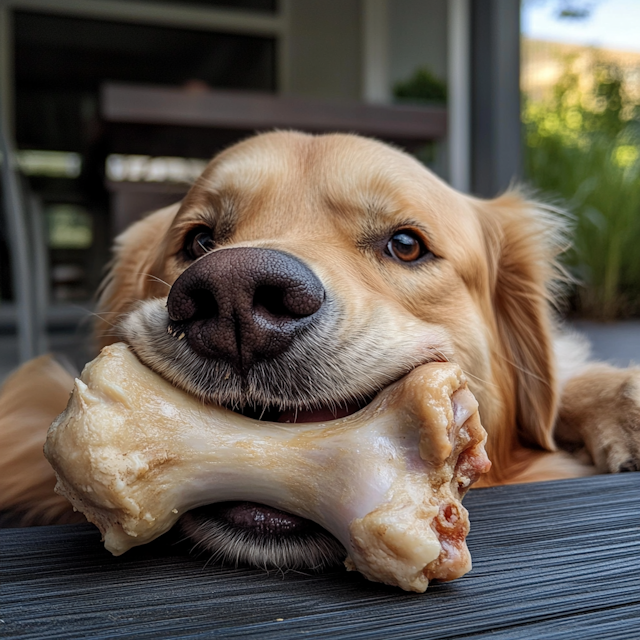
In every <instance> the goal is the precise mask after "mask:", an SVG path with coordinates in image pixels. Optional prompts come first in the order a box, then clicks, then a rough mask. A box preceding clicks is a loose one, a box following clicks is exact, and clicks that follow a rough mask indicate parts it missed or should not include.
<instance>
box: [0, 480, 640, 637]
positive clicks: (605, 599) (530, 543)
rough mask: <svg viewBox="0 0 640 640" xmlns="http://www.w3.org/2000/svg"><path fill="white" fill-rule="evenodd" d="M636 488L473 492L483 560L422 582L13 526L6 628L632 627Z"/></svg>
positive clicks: (626, 633) (506, 633)
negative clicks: (119, 544)
mask: <svg viewBox="0 0 640 640" xmlns="http://www.w3.org/2000/svg"><path fill="white" fill-rule="evenodd" d="M639 490H640V474H624V475H618V476H600V477H595V478H589V479H583V480H570V481H561V482H550V483H541V484H534V485H521V486H511V487H497V488H492V489H481V490H475V491H472V492H471V493H470V494H469V495H468V496H467V498H466V499H465V504H466V506H467V507H468V508H469V511H470V513H471V523H472V531H471V534H470V536H469V546H470V548H471V551H472V554H473V558H474V569H473V571H472V572H471V573H470V574H469V575H467V576H465V577H464V578H462V579H460V580H457V581H455V582H452V583H447V584H433V585H432V586H430V587H429V590H428V591H427V593H426V594H422V595H420V594H409V593H404V592H402V591H399V590H398V589H393V588H390V587H386V586H384V585H378V584H374V583H370V582H367V581H366V580H364V579H363V578H361V577H360V576H359V575H357V574H353V573H347V572H344V571H342V570H339V569H338V570H332V571H329V572H327V573H324V574H319V575H302V574H296V573H287V574H285V575H277V574H275V573H271V574H265V573H264V572H260V571H255V570H251V569H246V568H238V569H235V568H220V567H212V566H207V567H205V566H204V565H205V559H202V558H200V559H197V558H193V557H190V556H189V555H188V554H187V553H186V552H185V549H184V547H183V546H181V545H180V544H176V538H175V537H172V536H171V535H169V536H168V537H166V538H165V539H163V540H159V541H156V542H155V543H152V544H151V545H147V546H146V547H143V548H139V549H135V550H133V551H131V552H128V553H127V554H125V555H124V556H121V557H119V558H113V557H112V556H111V555H110V554H109V553H107V552H106V551H105V550H104V549H103V548H102V545H101V544H100V542H99V535H98V533H97V532H96V531H95V529H93V527H91V526H90V525H70V526H62V527H40V528H33V529H8V530H4V531H0V611H1V614H0V618H2V619H3V620H4V623H3V624H2V623H0V636H2V637H7V638H38V639H40V638H84V637H92V638H163V637H176V638H177V637H185V638H201V637H210V638H241V637H242V638H250V637H256V636H258V635H259V636H260V638H264V639H269V638H290V637H301V636H306V637H314V638H356V639H357V638H406V639H409V640H410V639H412V638H416V639H417V638H421V639H422V638H424V639H427V638H470V637H473V638H489V637H491V638H498V639H501V640H502V639H505V638H515V639H517V638H538V637H539V638H553V639H554V640H561V639H569V638H576V637H580V638H581V639H582V638H603V637H606V638H636V637H638V636H639V635H640V633H639V632H638V620H639V618H640V589H639V588H638V586H639V576H640V571H639V570H640V502H639V501H638V497H639ZM279 618H282V621H280V620H278V619H279Z"/></svg>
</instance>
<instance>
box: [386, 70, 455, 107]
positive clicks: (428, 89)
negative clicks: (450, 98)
mask: <svg viewBox="0 0 640 640" xmlns="http://www.w3.org/2000/svg"><path fill="white" fill-rule="evenodd" d="M393 95H394V96H395V97H396V98H399V99H401V100H403V101H405V100H406V101H411V102H438V103H445V102H446V101H447V85H446V83H445V82H444V81H443V80H440V78H437V77H436V76H434V75H433V73H431V71H430V70H429V69H427V68H426V67H421V68H419V69H416V71H415V72H414V74H413V75H412V76H411V77H410V78H409V79H408V80H405V81H404V82H398V83H397V84H396V85H395V87H394V88H393Z"/></svg>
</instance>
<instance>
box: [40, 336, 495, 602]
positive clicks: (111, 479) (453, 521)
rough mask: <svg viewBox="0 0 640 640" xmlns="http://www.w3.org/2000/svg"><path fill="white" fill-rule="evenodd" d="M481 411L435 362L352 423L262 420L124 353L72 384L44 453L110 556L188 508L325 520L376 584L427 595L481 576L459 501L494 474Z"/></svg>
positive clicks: (352, 562) (455, 376)
mask: <svg viewBox="0 0 640 640" xmlns="http://www.w3.org/2000/svg"><path fill="white" fill-rule="evenodd" d="M477 408H478V405H477V403H476V401H475V398H474V397H473V395H472V394H471V392H470V391H468V390H467V387H466V382H465V379H464V376H463V374H462V372H461V371H460V369H459V368H458V367H457V366H456V365H453V364H441V363H438V364H427V365H423V366H421V367H418V368H417V369H415V370H414V371H412V372H411V373H410V374H408V375H407V376H405V378H403V379H402V380H400V381H399V382H397V383H395V384H393V385H391V386H390V387H388V388H387V389H385V390H384V391H382V392H381V393H380V394H379V395H378V397H376V399H375V400H374V401H373V402H372V403H371V404H369V405H368V406H367V407H366V408H364V409H362V410H361V411H359V412H358V413H355V414H353V415H351V416H348V417H346V418H341V419H338V420H334V421H330V422H325V423H316V424H291V425H288V424H278V423H271V422H261V421H257V420H252V419H250V418H246V417H244V416H242V415H240V414H237V413H234V412H232V411H228V410H226V409H223V408H221V407H217V406H206V405H203V404H202V403H200V402H198V401H197V400H195V399H194V398H193V397H191V396H189V395H188V394H186V393H184V392H182V391H180V390H178V389H176V388H175V387H173V386H171V385H170V384H169V383H168V382H166V381H165V380H163V379H162V378H160V377H159V376H158V375H156V374H155V373H153V372H152V371H151V370H149V369H148V368H146V367H145V366H144V365H142V364H141V363H140V362H139V361H138V360H137V359H136V357H135V356H134V355H133V354H132V352H131V351H130V350H129V349H128V348H127V347H126V346H125V345H124V344H115V345H112V346H110V347H107V348H106V349H104V350H103V351H102V354H101V355H100V356H99V357H98V358H96V359H95V360H94V361H93V362H91V363H89V364H88V365H87V366H86V368H85V370H84V371H83V373H82V377H81V379H80V380H76V383H75V388H74V391H73V394H72V396H71V399H70V401H69V405H68V407H67V409H66V411H65V412H64V413H62V414H61V415H60V416H59V417H58V418H57V420H56V421H55V422H54V423H53V424H52V425H51V427H50V429H49V433H48V437H47V442H46V445H45V455H46V456H47V459H48V460H49V462H50V463H51V464H52V466H53V468H54V469H55V471H56V474H57V477H58V484H57V487H56V490H57V491H58V493H60V494H62V495H64V496H66V497H67V498H68V499H69V500H70V501H71V503H72V504H73V506H74V507H75V508H76V509H78V510H79V511H81V512H83V513H84V514H85V516H86V517H87V519H88V520H90V521H91V522H93V523H95V524H96V525H97V526H98V527H99V529H100V531H101V532H102V534H103V537H104V543H105V547H106V548H107V549H108V550H109V551H111V552H112V553H113V554H114V555H119V554H121V553H124V552H125V551H127V550H128V549H130V548H131V547H134V546H136V545H141V544H144V543H146V542H149V541H151V540H153V539H154V538H157V537H158V536H159V535H161V534H162V533H164V532H165V531H167V530H168V529H169V528H170V527H171V526H172V525H173V524H174V523H175V522H176V520H177V519H178V518H179V517H180V515H182V514H183V513H185V512H186V511H188V510H189V509H193V508H195V507H198V506H201V505H205V504H210V503H213V502H223V501H228V500H250V501H253V502H260V503H264V504H267V505H270V506H272V507H275V508H278V509H282V510H284V511H288V512H290V513H293V514H296V515H299V516H302V517H305V518H308V519H310V520H313V521H315V522H317V523H318V524H320V525H321V526H322V527H324V528H325V529H327V530H328V531H329V532H331V533H332V534H333V535H334V536H335V537H336V538H337V539H338V540H339V541H340V542H341V543H342V544H343V545H344V547H345V548H346V549H347V552H348V554H349V557H348V558H347V561H346V564H347V567H348V568H350V569H357V570H358V571H360V572H362V573H363V574H364V575H365V576H366V577H367V578H369V579H370V580H375V581H380V582H385V583H387V584H391V585H397V586H400V587H402V588H403V589H407V590H413V591H419V592H422V591H424V590H425V589H426V588H427V585H428V583H429V580H431V579H440V580H451V579H453V578H456V577H459V576H461V575H464V574H465V573H466V572H467V571H469V569H470V568H471V560H470V556H469V552H468V549H467V547H466V544H465V537H466V535H467V533H468V530H469V521H468V517H467V511H466V510H465V509H464V507H463V506H462V504H461V502H460V500H461V497H462V496H463V495H464V493H465V492H466V490H467V489H468V488H469V486H470V485H471V483H472V482H474V481H475V480H476V479H477V477H478V476H479V475H480V474H482V473H484V472H486V471H487V470H488V468H489V466H490V463H489V461H488V459H487V457H486V454H485V451H484V442H485V440H486V433H485V431H484V429H483V428H482V426H481V425H480V420H479V417H478V412H477Z"/></svg>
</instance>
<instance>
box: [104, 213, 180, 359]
mask: <svg viewBox="0 0 640 640" xmlns="http://www.w3.org/2000/svg"><path fill="white" fill-rule="evenodd" d="M179 209H180V203H177V204H173V205H171V206H169V207H165V208H164V209H159V210H158V211H155V212H154V213H151V214H149V215H148V216H147V217H146V218H143V219H142V220H139V221H138V222H136V223H134V224H133V225H131V226H130V227H129V228H128V229H126V230H125V231H124V232H123V233H121V234H120V235H119V236H118V237H117V238H116V240H115V243H114V248H113V254H114V256H113V259H112V261H111V263H110V265H109V270H108V272H107V275H106V276H105V278H104V280H103V282H102V285H101V286H100V290H99V291H98V314H97V320H96V325H95V328H94V331H95V335H96V338H97V341H98V346H99V348H100V349H101V348H102V347H104V346H106V345H108V344H111V343H112V342H115V341H116V340H117V339H118V338H117V336H116V335H115V334H114V331H113V327H114V325H115V324H116V322H117V320H118V318H119V317H120V316H121V315H122V314H123V313H127V311H129V310H130V309H131V308H132V307H133V305H134V304H135V303H136V302H137V301H139V300H144V299H146V298H150V297H153V296H155V295H158V296H160V295H164V294H166V291H167V289H166V286H165V285H163V284H162V283H161V282H159V280H158V279H159V278H162V273H158V271H159V270H160V269H159V267H160V265H161V264H162V256H161V255H160V254H161V252H162V240H163V238H164V237H165V235H166V233H167V231H168V230H169V227H170V226H171V223H172V221H173V219H174V218H175V215H176V213H177V212H178V210H179Z"/></svg>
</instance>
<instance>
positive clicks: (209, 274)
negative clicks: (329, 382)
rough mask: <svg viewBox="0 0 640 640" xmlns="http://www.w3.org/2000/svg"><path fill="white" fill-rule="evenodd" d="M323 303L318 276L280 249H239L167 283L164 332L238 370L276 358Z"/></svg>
mask: <svg viewBox="0 0 640 640" xmlns="http://www.w3.org/2000/svg"><path fill="white" fill-rule="evenodd" d="M324 299H325V291H324V287H323V286H322V283H321V282H320V280H319V279H318V277H317V276H316V275H315V274H314V273H313V271H311V269H310V268H309V267H307V266H306V265H305V264H304V263H303V262H301V261H300V260H298V259H297V258H294V257H293V256H291V255H289V254H287V253H284V252H282V251H276V250H274V249H259V248H252V247H240V248H237V249H221V250H219V251H214V252H212V253H210V254H208V255H206V256H204V257H203V258H201V259H200V260H198V262H196V263H194V264H193V265H192V266H191V267H189V268H188V269H187V270H186V271H185V272H184V273H183V274H182V275H181V276H180V277H179V278H178V279H177V280H176V282H175V283H174V285H173V287H172V288H171V292H170V293H169V299H168V302H167V306H168V312H169V319H170V321H171V323H172V324H173V325H175V326H174V327H173V328H172V326H171V325H170V326H169V331H170V333H172V334H173V335H174V336H177V337H180V336H182V333H184V336H185V337H186V339H187V340H188V342H189V345H190V346H191V348H192V349H193V350H194V351H195V352H196V353H197V354H198V355H200V356H203V357H206V358H210V359H220V360H224V361H226V362H229V363H231V364H232V365H234V367H235V368H236V369H237V370H239V371H242V372H246V371H247V370H248V369H249V368H250V367H251V366H252V365H253V364H254V363H255V362H257V361H259V360H262V359H266V358H273V357H275V356H277V355H279V354H280V353H282V352H284V351H285V350H286V349H287V348H288V347H289V346H290V345H291V342H292V340H293V339H294V338H295V337H296V335H298V334H299V333H300V332H301V331H302V330H303V329H304V328H305V327H306V326H308V325H309V324H310V322H311V321H312V320H313V319H314V318H316V316H317V314H318V312H319V311H320V310H321V308H322V305H323V302H324Z"/></svg>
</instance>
